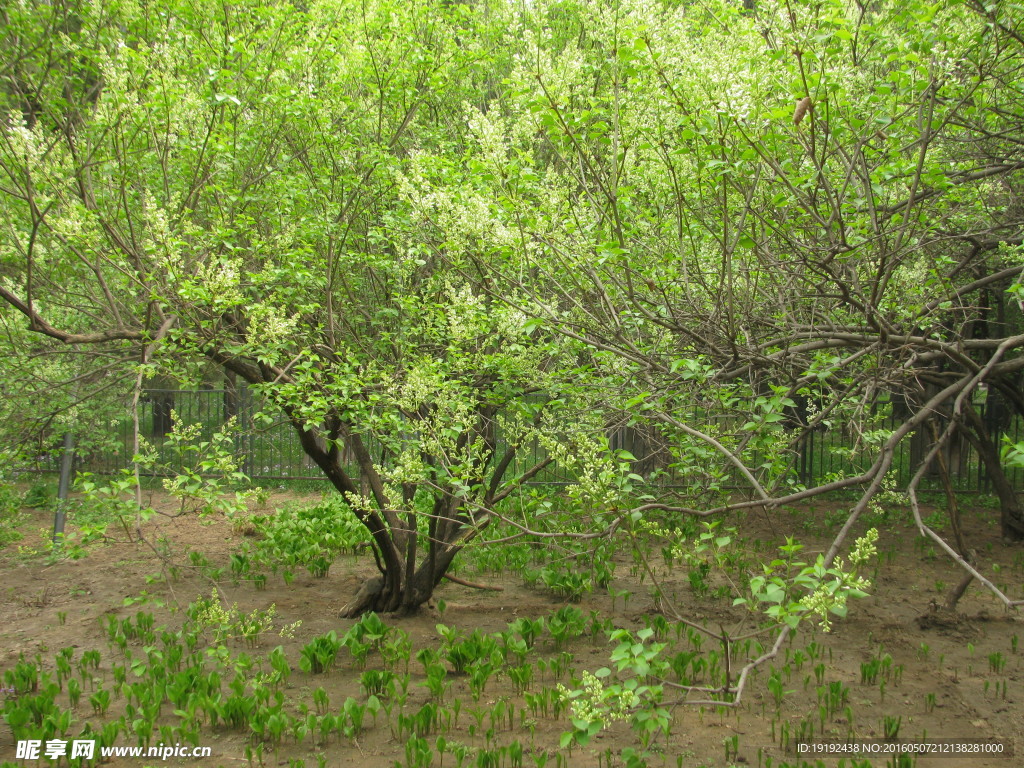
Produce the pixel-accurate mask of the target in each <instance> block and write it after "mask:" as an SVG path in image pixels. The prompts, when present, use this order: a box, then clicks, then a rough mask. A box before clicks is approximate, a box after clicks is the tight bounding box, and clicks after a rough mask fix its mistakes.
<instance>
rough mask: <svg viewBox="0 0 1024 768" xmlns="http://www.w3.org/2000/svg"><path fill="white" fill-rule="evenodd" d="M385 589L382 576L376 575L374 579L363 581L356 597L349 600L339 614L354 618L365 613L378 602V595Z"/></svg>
mask: <svg viewBox="0 0 1024 768" xmlns="http://www.w3.org/2000/svg"><path fill="white" fill-rule="evenodd" d="M383 590H384V579H383V577H381V576H375V577H373V578H372V579H367V580H366V581H364V582H363V585H362V586H361V587H360V588H359V591H358V592H356V595H355V597H353V598H352V599H351V600H349V601H348V602H347V603H345V605H343V606H342V608H341V613H340V614H339V616H340V617H341V618H343V619H354V618H356V617H357V616H361V615H362V614H363V613H365V612H366V611H367V610H368V609H369V608H370V607H371V606H372V605H373V604H374V603H375V602H377V596H378V595H379V594H380V593H381V592H382V591H383Z"/></svg>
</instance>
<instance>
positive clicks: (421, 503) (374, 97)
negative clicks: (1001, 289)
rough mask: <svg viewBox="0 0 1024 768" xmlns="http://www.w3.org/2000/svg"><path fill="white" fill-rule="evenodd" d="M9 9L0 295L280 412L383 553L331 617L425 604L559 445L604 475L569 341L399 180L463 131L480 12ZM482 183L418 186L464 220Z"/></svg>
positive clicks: (597, 423) (498, 24)
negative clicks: (436, 228)
mask: <svg viewBox="0 0 1024 768" xmlns="http://www.w3.org/2000/svg"><path fill="white" fill-rule="evenodd" d="M6 13H7V14H8V15H7V18H6V20H5V21H6V24H7V26H8V30H9V34H7V35H5V42H4V61H5V62H6V63H5V65H4V66H5V69H4V82H5V87H6V91H5V92H6V98H7V104H6V105H5V106H6V107H7V115H6V117H5V121H4V124H3V128H2V141H3V146H2V152H0V170H2V173H3V179H4V180H3V183H2V185H0V195H2V200H3V208H4V214H5V215H4V218H5V221H6V222H7V228H6V231H5V234H4V256H3V261H4V273H5V275H6V279H5V280H4V282H3V284H2V285H0V298H3V299H4V301H5V302H6V303H7V304H8V305H9V306H10V307H11V308H13V310H16V311H17V312H18V313H20V314H21V315H22V316H24V317H25V318H27V320H28V325H29V329H30V330H31V331H34V332H36V333H37V334H42V335H43V336H46V337H49V338H50V339H52V340H54V341H55V342H57V343H60V344H62V345H66V346H67V347H68V348H69V349H80V348H91V347H98V348H102V349H104V350H107V351H111V352H116V353H118V354H119V355H120V357H121V358H123V359H127V360H129V361H134V363H133V365H134V368H133V370H135V371H136V372H138V376H139V379H138V381H139V384H140V386H141V381H142V378H143V377H145V376H149V375H152V374H154V373H157V372H159V373H160V374H161V375H177V376H179V377H186V376H187V375H188V372H189V370H190V366H193V365H194V363H195V361H197V360H202V359H205V360H207V361H213V362H214V363H216V364H217V365H219V366H221V367H222V368H223V369H224V370H225V371H226V372H227V374H228V375H229V376H234V377H236V378H237V379H240V380H242V381H244V382H247V383H248V385H249V386H250V388H251V389H252V390H254V391H255V392H256V393H257V394H258V395H260V396H262V398H263V399H264V401H265V402H266V403H268V404H269V405H270V406H271V407H272V408H273V409H276V411H277V412H279V413H282V414H284V417H285V418H286V419H287V420H288V421H289V422H290V423H291V425H292V426H293V427H294V429H295V431H296V433H297V434H298V436H299V439H300V441H301V444H302V447H303V449H304V450H305V452H306V453H307V454H308V455H309V456H310V457H311V458H312V459H313V461H314V462H315V463H316V464H317V466H318V467H319V468H320V470H321V471H322V472H323V473H324V475H325V477H327V478H328V479H329V480H330V481H331V483H332V484H333V485H334V486H335V488H336V489H337V490H338V491H339V492H340V493H341V494H343V496H344V498H345V500H346V501H347V502H348V504H349V505H350V506H351V508H352V509H353V511H354V512H355V514H356V515H357V516H358V517H359V519H360V520H361V521H362V522H363V524H364V525H365V526H366V527H367V528H368V530H369V531H370V533H371V535H372V540H373V552H374V555H375V558H376V562H377V566H378V568H379V569H380V572H381V577H380V578H379V579H375V580H373V581H371V582H370V583H369V584H368V585H367V586H366V588H365V589H364V590H362V591H361V593H360V595H359V596H358V599H356V600H354V601H352V602H351V603H350V604H349V605H348V606H347V608H346V609H345V612H346V613H347V614H349V615H354V614H356V613H359V612H361V611H363V610H367V609H375V610H385V611H387V610H413V609H415V608H416V607H418V606H419V605H421V604H423V603H424V602H426V601H427V600H428V599H429V598H430V596H431V594H432V592H433V590H434V588H435V587H436V586H437V584H438V583H439V581H440V580H441V578H442V577H443V576H444V574H445V573H446V571H447V570H448V568H449V566H450V565H451V563H452V561H453V559H454V558H455V556H456V555H457V554H458V552H459V551H460V550H461V549H462V548H463V547H464V546H465V545H466V544H467V543H468V542H470V541H471V540H472V539H473V538H474V537H476V536H477V535H478V534H479V533H480V531H482V530H483V529H484V528H485V527H486V526H487V525H488V523H489V522H490V520H492V519H493V518H494V516H495V515H498V514H500V508H501V505H502V502H503V500H505V499H507V498H508V497H509V496H510V495H511V494H512V493H513V492H514V491H516V489H518V488H519V487H520V486H521V485H522V484H523V483H524V482H526V481H529V480H530V479H531V478H534V477H537V476H538V475H540V474H541V473H542V472H544V471H545V470H547V469H548V468H550V467H552V466H553V465H554V464H556V463H557V464H558V465H560V466H561V467H562V468H563V469H568V470H573V469H575V468H583V470H584V471H583V474H584V476H585V479H584V481H583V482H581V483H580V484H579V485H577V486H576V493H577V495H578V496H579V497H580V498H581V499H583V498H593V499H594V501H595V508H600V506H598V503H599V502H605V501H607V499H608V498H609V497H610V496H611V495H614V494H615V493H618V492H619V491H620V486H621V483H619V484H618V485H617V484H616V483H615V482H613V483H611V486H612V489H611V490H609V488H608V487H606V486H607V485H608V481H609V480H613V481H614V480H615V479H616V478H621V476H622V474H623V473H624V467H623V466H622V465H621V464H620V463H618V462H615V461H614V460H613V457H612V456H611V455H610V454H609V453H608V452H607V451H606V450H605V449H604V448H605V443H604V440H603V435H602V427H603V422H602V419H601V415H600V408H598V407H596V406H597V403H596V402H595V399H594V397H593V396H591V395H589V394H588V391H587V390H586V389H583V388H580V387H579V386H577V384H578V381H579V378H580V377H579V375H578V374H576V375H574V374H573V373H572V370H573V369H575V368H576V367H577V366H578V346H579V345H577V344H574V343H572V342H571V341H569V340H566V339H564V338H561V337H541V336H539V335H537V334H533V335H531V331H532V329H531V327H530V325H529V324H528V323H527V318H525V317H524V316H523V315H522V314H521V313H519V312H518V311H517V310H515V309H514V308H512V307H510V306H509V305H508V304H506V303H502V302H497V301H495V300H494V299H492V298H490V297H489V296H488V294H487V292H486V290H485V285H486V282H487V280H488V279H489V278H488V277H487V274H486V273H485V272H482V271H477V272H476V273H471V271H470V270H469V266H470V263H471V259H470V258H468V257H467V254H470V253H472V252H473V251H474V243H473V240H472V239H471V238H466V239H464V240H463V241H462V242H460V243H456V242H446V243H443V244H441V243H432V242H430V241H429V239H428V238H426V237H424V234H423V232H422V231H421V229H422V222H421V221H419V220H418V219H417V214H416V210H415V208H414V206H412V205H410V203H409V201H408V199H407V192H408V190H409V189H410V188H411V187H410V185H412V184H414V183H415V181H414V180H415V178H416V175H417V174H418V173H420V172H421V171H422V168H421V166H422V164H423V162H424V161H423V160H422V158H423V157H426V155H427V154H428V153H427V150H430V152H435V151H436V152H442V153H447V154H450V155H456V154H458V153H460V152H462V151H463V150H464V136H463V135H462V134H463V130H462V124H463V116H462V110H463V106H462V101H463V100H464V99H465V100H471V101H474V102H479V101H480V100H481V98H483V97H481V95H480V94H481V93H482V92H485V91H486V89H487V88H488V87H490V86H491V85H492V82H493V76H494V73H495V71H496V70H495V68H496V67H499V66H500V58H499V56H498V55H497V54H494V53H493V52H492V50H491V48H492V46H493V45H494V44H495V41H496V39H497V37H498V35H499V30H501V28H502V24H503V19H502V18H501V17H500V15H499V14H498V12H496V11H485V10H478V9H475V8H473V7H471V6H467V5H461V4H455V5H451V6H443V5H441V6H439V5H436V4H434V3H429V2H418V3H401V4H399V3H390V2H377V3H359V4H351V3H346V2H318V3H314V4H311V5H309V6H308V7H306V8H304V9H303V8H300V7H298V6H294V5H291V4H288V3H276V4H272V5H269V6H268V5H266V4H264V3H257V2H243V3H238V4H232V5H214V4H199V5H198V6H196V5H195V4H181V3H178V2H174V1H173V0H169V1H168V2H162V3H159V4H158V5H157V6H151V7H148V8H147V9H146V10H145V11H143V10H141V9H140V8H138V7H137V6H134V5H132V4H118V3H113V4H109V5H96V4H80V5H74V4H72V5H53V4H43V3H39V4H26V5H24V6H19V7H16V8H11V9H8V10H7V12H6ZM55 30H62V32H63V33H62V34H60V35H57V34H53V33H54V31H55ZM26 105H28V106H26ZM477 202H479V201H478V200H474V199H472V198H463V199H454V198H452V199H438V200H436V201H435V203H436V207H437V210H438V211H442V212H443V215H445V216H449V217H452V218H458V219H460V220H462V221H463V222H464V223H465V224H466V225H467V226H468V227H470V228H471V227H473V226H476V227H479V228H480V230H481V232H483V231H484V230H486V229H488V227H489V226H490V225H489V224H488V223H487V220H486V216H482V215H481V214H482V213H485V212H482V211H480V210H477V209H475V208H474V205H476V203H477ZM488 234H493V233H488ZM474 258H475V255H474ZM499 438H500V439H499ZM534 443H537V444H539V445H540V446H541V447H542V449H543V450H540V451H527V450H526V448H527V446H530V445H532V444H534Z"/></svg>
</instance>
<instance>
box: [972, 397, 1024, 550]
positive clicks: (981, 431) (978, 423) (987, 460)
mask: <svg viewBox="0 0 1024 768" xmlns="http://www.w3.org/2000/svg"><path fill="white" fill-rule="evenodd" d="M964 414H965V415H966V416H967V426H968V428H967V429H965V430H964V435H965V436H966V437H967V439H968V440H970V442H971V445H973V446H974V449H975V450H976V451H977V452H978V456H979V457H980V458H981V460H982V462H983V463H984V464H985V471H986V474H988V478H989V480H991V481H992V488H993V489H994V490H995V492H996V496H997V497H998V498H999V509H1000V517H999V523H1000V529H1001V533H1002V535H1003V537H1004V538H1006V539H1009V540H1010V541H1024V509H1022V508H1021V504H1020V501H1019V500H1018V499H1017V492H1016V491H1015V490H1014V488H1013V486H1012V485H1011V484H1010V481H1009V480H1007V479H1006V473H1005V472H1003V463H1002V461H1000V459H999V449H998V448H997V447H996V446H995V445H994V444H993V442H992V439H991V438H990V436H989V432H988V430H987V429H986V428H985V423H984V422H983V421H982V419H981V417H980V416H979V415H978V412H977V411H975V410H974V407H973V406H971V405H965V407H964Z"/></svg>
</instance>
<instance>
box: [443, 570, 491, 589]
mask: <svg viewBox="0 0 1024 768" xmlns="http://www.w3.org/2000/svg"><path fill="white" fill-rule="evenodd" d="M444 577H445V578H446V579H448V581H454V582H455V583H456V584H461V585H462V586H464V587H469V588H470V589H485V590H487V591H488V592H504V591H505V588H504V587H491V586H488V585H487V584H474V583H473V582H472V581H466V580H465V579H460V578H459V577H458V576H452V575H451V574H449V573H446V574H445V575H444Z"/></svg>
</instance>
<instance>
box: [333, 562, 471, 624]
mask: <svg viewBox="0 0 1024 768" xmlns="http://www.w3.org/2000/svg"><path fill="white" fill-rule="evenodd" d="M459 549H461V547H459V546H453V547H446V548H445V551H444V552H443V553H441V554H440V555H439V556H438V557H437V558H436V560H435V562H434V565H433V567H432V566H431V561H430V560H429V559H428V560H426V561H425V562H424V563H422V564H421V565H420V567H419V568H418V569H416V571H415V572H414V573H413V576H412V579H408V578H407V577H406V573H405V569H404V568H397V569H394V570H390V571H389V570H387V569H385V572H384V573H383V574H381V575H380V576H374V577H373V578H372V579H367V580H366V581H365V582H363V585H362V586H361V587H360V588H359V591H358V592H356V595H355V597H353V598H352V599H351V600H350V601H349V602H347V603H346V604H345V605H344V606H342V609H341V612H340V614H339V615H340V616H341V618H343V619H354V618H356V617H357V616H361V615H362V614H364V613H366V612H367V611H374V612H376V613H393V612H396V611H397V612H401V613H415V612H416V611H417V610H418V609H419V607H420V606H421V605H423V604H424V603H426V602H427V601H429V600H430V598H431V597H433V595H434V589H435V588H436V587H437V585H438V584H440V583H441V579H443V578H444V574H445V572H446V571H447V570H448V567H449V566H450V565H451V563H452V560H454V559H455V555H456V554H457V553H458V551H459Z"/></svg>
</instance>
